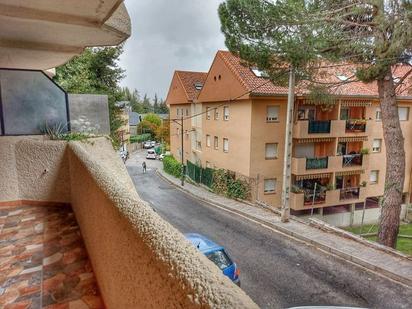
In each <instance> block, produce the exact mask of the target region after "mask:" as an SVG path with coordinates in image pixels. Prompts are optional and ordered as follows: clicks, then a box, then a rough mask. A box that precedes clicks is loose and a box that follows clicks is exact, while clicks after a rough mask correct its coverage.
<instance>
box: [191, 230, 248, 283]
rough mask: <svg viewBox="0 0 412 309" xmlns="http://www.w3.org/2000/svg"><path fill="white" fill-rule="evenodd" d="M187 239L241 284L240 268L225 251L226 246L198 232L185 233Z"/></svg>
mask: <svg viewBox="0 0 412 309" xmlns="http://www.w3.org/2000/svg"><path fill="white" fill-rule="evenodd" d="M185 237H186V239H187V240H189V241H190V242H191V243H192V244H193V245H194V246H195V247H196V248H197V249H199V250H200V251H201V252H202V253H203V254H204V255H206V257H207V258H208V259H209V260H211V261H212V262H213V263H215V265H216V266H217V267H219V269H220V270H221V271H222V272H223V274H224V275H225V276H226V277H228V278H229V279H230V280H232V281H233V283H235V284H237V285H238V286H240V278H239V274H240V271H239V268H238V267H237V265H236V263H234V262H233V261H232V259H231V258H230V256H229V254H227V252H226V251H225V248H223V247H222V246H220V245H218V244H216V243H214V242H213V241H211V240H210V239H208V238H207V237H205V236H203V235H201V234H196V233H188V234H185Z"/></svg>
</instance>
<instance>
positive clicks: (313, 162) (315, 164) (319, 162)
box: [306, 157, 329, 170]
mask: <svg viewBox="0 0 412 309" xmlns="http://www.w3.org/2000/svg"><path fill="white" fill-rule="evenodd" d="M328 161H329V160H328V157H323V158H306V169H307V170H317V169H322V168H328Z"/></svg>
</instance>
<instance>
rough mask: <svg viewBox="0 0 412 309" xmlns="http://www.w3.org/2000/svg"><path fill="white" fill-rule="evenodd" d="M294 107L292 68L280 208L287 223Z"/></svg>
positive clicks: (293, 76)
mask: <svg viewBox="0 0 412 309" xmlns="http://www.w3.org/2000/svg"><path fill="white" fill-rule="evenodd" d="M294 105H295V70H294V68H293V66H291V67H290V71H289V90H288V107H287V113H286V132H285V133H286V134H285V153H284V156H283V181H282V207H281V221H282V222H288V221H289V216H290V205H289V204H290V185H291V178H292V177H291V165H292V137H293V135H292V130H293V123H292V120H293V108H294Z"/></svg>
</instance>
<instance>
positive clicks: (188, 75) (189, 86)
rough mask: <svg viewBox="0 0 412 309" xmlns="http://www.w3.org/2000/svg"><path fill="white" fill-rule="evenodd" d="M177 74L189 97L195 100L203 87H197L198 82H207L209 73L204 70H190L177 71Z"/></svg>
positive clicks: (202, 83)
mask: <svg viewBox="0 0 412 309" xmlns="http://www.w3.org/2000/svg"><path fill="white" fill-rule="evenodd" d="M176 74H177V76H178V77H179V79H180V82H181V83H182V86H183V88H184V90H185V92H186V96H187V99H188V100H189V101H193V100H194V99H196V98H197V96H198V95H199V93H200V90H201V89H196V86H195V85H196V84H198V83H199V84H201V85H202V86H203V85H204V84H205V81H206V77H207V73H204V72H189V71H176Z"/></svg>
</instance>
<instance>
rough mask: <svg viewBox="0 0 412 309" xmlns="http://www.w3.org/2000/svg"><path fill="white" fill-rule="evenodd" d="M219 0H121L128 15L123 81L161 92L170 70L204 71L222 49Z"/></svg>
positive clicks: (164, 90)
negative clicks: (129, 31)
mask: <svg viewBox="0 0 412 309" xmlns="http://www.w3.org/2000/svg"><path fill="white" fill-rule="evenodd" d="M220 2H222V0H138V1H136V0H126V1H125V3H126V6H127V9H128V11H129V14H130V18H131V20H132V31H133V33H132V36H131V37H130V38H129V39H128V41H127V42H126V46H125V51H124V54H123V55H122V57H121V62H120V65H121V66H122V68H123V69H125V70H126V75H127V77H126V78H125V79H124V80H123V81H122V86H128V87H129V88H131V89H134V88H136V89H137V90H138V91H139V92H140V94H141V96H143V95H144V93H147V94H148V95H149V96H150V97H153V96H154V94H155V93H157V94H158V96H159V98H164V99H165V98H166V95H167V91H168V88H169V85H170V81H171V78H172V76H173V72H174V70H187V71H207V70H208V69H209V67H210V65H211V63H212V60H213V58H214V55H215V53H216V51H217V50H218V49H225V44H224V37H223V35H222V34H221V32H220V22H219V18H218V15H217V8H218V5H219V3H220Z"/></svg>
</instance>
